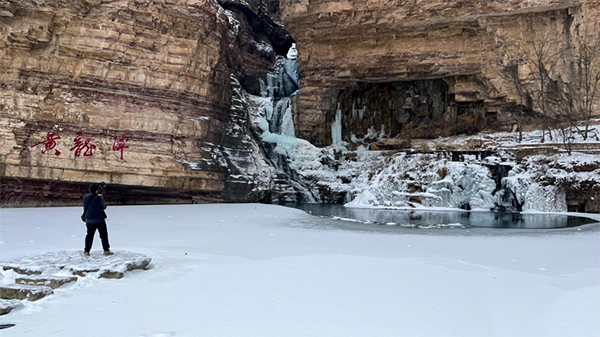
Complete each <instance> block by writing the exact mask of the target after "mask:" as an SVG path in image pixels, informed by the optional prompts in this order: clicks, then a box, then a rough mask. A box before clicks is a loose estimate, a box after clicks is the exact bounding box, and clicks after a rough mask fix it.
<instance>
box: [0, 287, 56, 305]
mask: <svg viewBox="0 0 600 337" xmlns="http://www.w3.org/2000/svg"><path fill="white" fill-rule="evenodd" d="M53 293H54V292H53V291H52V288H50V287H44V286H30V285H22V284H14V285H8V286H2V287H0V298H2V299H5V300H29V301H37V300H39V299H42V298H44V297H46V296H48V295H52V294H53Z"/></svg>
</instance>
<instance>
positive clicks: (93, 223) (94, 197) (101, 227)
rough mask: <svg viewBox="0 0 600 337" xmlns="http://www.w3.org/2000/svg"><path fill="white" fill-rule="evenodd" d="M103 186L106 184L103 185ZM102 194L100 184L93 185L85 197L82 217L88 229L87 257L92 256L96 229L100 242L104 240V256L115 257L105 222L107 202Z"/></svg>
mask: <svg viewBox="0 0 600 337" xmlns="http://www.w3.org/2000/svg"><path fill="white" fill-rule="evenodd" d="M103 184H104V183H102V184H101V185H103ZM100 192H101V191H100V184H91V185H90V193H88V194H86V195H84V196H83V215H81V220H83V221H84V222H85V225H86V227H87V235H86V236H85V248H84V249H83V255H85V256H90V250H91V249H92V243H93V242H94V235H95V234H96V229H97V230H98V233H99V234H100V240H102V248H103V249H104V255H113V252H111V251H110V245H109V243H108V230H107V228H106V221H105V219H106V213H104V210H105V209H106V202H105V201H104V198H102V194H101V193H100Z"/></svg>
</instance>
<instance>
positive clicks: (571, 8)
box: [280, 0, 600, 145]
mask: <svg viewBox="0 0 600 337" xmlns="http://www.w3.org/2000/svg"><path fill="white" fill-rule="evenodd" d="M280 7H281V12H282V19H283V22H284V24H285V27H286V29H287V30H288V31H289V32H290V34H291V35H292V37H293V38H294V39H295V40H296V42H297V48H298V59H299V68H300V71H301V82H302V83H301V88H300V91H299V97H298V111H299V113H298V116H297V125H296V128H297V134H298V135H299V136H301V137H303V138H306V139H308V140H310V141H311V142H314V143H316V144H319V145H327V144H330V143H331V135H330V123H331V122H332V121H333V120H334V118H335V114H336V111H337V110H338V109H340V110H341V111H342V115H343V117H342V124H343V125H345V126H349V127H346V128H345V130H344V131H343V139H344V140H349V139H350V136H351V134H356V135H357V136H364V135H365V134H366V133H367V130H366V129H367V128H368V127H374V128H375V129H376V130H377V131H378V132H379V131H380V129H381V126H384V129H385V130H386V133H387V135H388V136H393V137H397V136H400V137H405V138H411V137H427V138H429V137H436V136H438V135H450V134H458V133H472V132H476V131H479V130H481V129H485V128H490V127H497V126H502V125H505V124H506V123H507V113H506V112H507V111H509V110H510V109H511V108H512V106H513V105H514V104H515V102H517V101H518V99H517V97H516V93H515V92H514V90H513V89H511V86H510V83H507V82H506V80H504V79H503V78H502V76H500V75H499V74H500V73H501V71H502V69H501V67H500V64H502V63H503V62H505V61H506V56H507V55H516V56H517V57H519V58H520V57H522V55H518V53H517V52H516V50H521V49H519V48H518V47H519V45H520V44H521V42H522V41H525V40H532V39H540V38H542V36H545V35H548V34H553V35H555V36H558V37H559V39H558V40H557V41H555V42H556V43H555V44H556V46H554V47H555V48H561V47H564V46H574V45H576V44H577V41H578V40H581V39H584V38H591V39H594V38H595V39H596V40H597V39H598V32H599V29H598V28H599V24H600V21H599V20H600V2H599V1H598V0H582V1H570V0H533V1H531V0H490V1H478V0H458V1H440V0H368V1H363V0H332V1H329V0H328V1H324V0H322V1H321V0H310V1H309V0H282V1H281V2H280ZM572 61H573V60H572V59H568V57H567V58H566V59H565V60H564V62H563V63H562V66H563V67H567V66H568V64H569V62H572ZM560 70H561V69H559V70H558V71H560ZM563 70H564V68H563ZM439 79H442V80H443V82H444V83H443V85H441V86H440V85H439V84H440V83H439V82H436V80H439ZM430 80H433V82H430ZM434 87H439V88H441V89H435V88H434ZM432 90H433V91H432ZM436 102H440V104H441V105H440V104H437V103H436ZM361 109H362V110H363V112H362V113H363V114H366V116H362V118H358V119H357V115H359V114H360V110H361ZM363 118H365V119H368V120H367V121H366V122H364V123H363V122H362V119H363ZM362 124H364V125H362Z"/></svg>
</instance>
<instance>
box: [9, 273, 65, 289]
mask: <svg viewBox="0 0 600 337" xmlns="http://www.w3.org/2000/svg"><path fill="white" fill-rule="evenodd" d="M75 281H77V276H52V275H30V276H26V277H17V278H16V279H15V282H16V283H17V284H24V285H30V286H46V287H50V288H52V289H56V288H58V287H62V286H63V285H65V284H67V283H71V282H75Z"/></svg>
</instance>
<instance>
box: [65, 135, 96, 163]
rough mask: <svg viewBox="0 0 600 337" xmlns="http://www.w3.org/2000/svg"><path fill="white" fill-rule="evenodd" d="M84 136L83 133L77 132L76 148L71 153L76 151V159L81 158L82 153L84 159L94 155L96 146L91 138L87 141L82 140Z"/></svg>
mask: <svg viewBox="0 0 600 337" xmlns="http://www.w3.org/2000/svg"><path fill="white" fill-rule="evenodd" d="M82 136H83V132H77V137H75V146H73V147H72V148H71V150H70V151H73V150H75V157H80V156H81V152H83V156H84V157H91V156H93V155H94V150H95V149H96V145H94V144H91V141H92V139H91V138H86V139H85V141H84V140H82V138H81V137H82Z"/></svg>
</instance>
